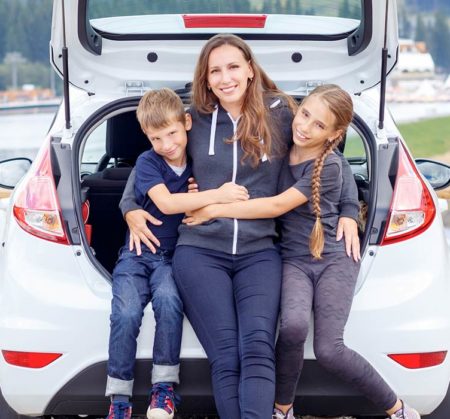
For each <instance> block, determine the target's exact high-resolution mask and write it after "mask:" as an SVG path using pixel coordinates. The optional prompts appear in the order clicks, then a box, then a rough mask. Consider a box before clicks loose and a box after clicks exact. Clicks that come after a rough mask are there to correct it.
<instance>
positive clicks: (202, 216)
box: [183, 205, 213, 226]
mask: <svg viewBox="0 0 450 419" xmlns="http://www.w3.org/2000/svg"><path fill="white" fill-rule="evenodd" d="M211 206H212V205H208V206H207V207H203V208H200V209H198V210H195V211H190V212H189V213H188V214H186V216H185V217H184V218H183V224H186V225H188V226H196V225H199V224H203V223H206V222H207V221H209V220H211V218H213V217H211V216H210V215H209V211H208V207H211Z"/></svg>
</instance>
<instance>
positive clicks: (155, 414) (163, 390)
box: [147, 383, 180, 419]
mask: <svg viewBox="0 0 450 419" xmlns="http://www.w3.org/2000/svg"><path fill="white" fill-rule="evenodd" d="M179 399H180V398H179V396H178V395H177V394H176V393H175V391H174V390H173V386H171V385H170V384H163V383H156V384H154V385H153V387H152V400H151V402H150V406H149V407H148V410H147V418H148V419H172V418H173V415H174V413H175V405H176V404H178V403H179Z"/></svg>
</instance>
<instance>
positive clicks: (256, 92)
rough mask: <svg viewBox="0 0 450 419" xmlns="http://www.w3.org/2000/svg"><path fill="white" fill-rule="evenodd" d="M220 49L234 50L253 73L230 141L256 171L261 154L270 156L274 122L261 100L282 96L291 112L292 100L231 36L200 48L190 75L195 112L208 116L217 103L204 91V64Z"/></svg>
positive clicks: (250, 53)
mask: <svg viewBox="0 0 450 419" xmlns="http://www.w3.org/2000/svg"><path fill="white" fill-rule="evenodd" d="M222 45H231V46H234V47H236V48H238V49H239V50H240V51H241V52H242V55H243V56H244V59H245V60H246V61H247V62H248V63H249V64H250V66H251V67H252V69H253V73H254V76H253V79H252V80H249V81H248V85H247V90H246V93H245V97H244V102H243V104H242V116H241V118H240V119H239V124H238V129H237V133H236V136H235V138H232V139H230V140H237V139H239V140H240V142H241V147H242V150H243V151H244V155H243V160H245V159H247V158H249V159H250V161H251V163H252V166H254V167H256V166H257V165H258V164H259V161H260V159H261V157H262V156H263V155H264V154H266V155H267V156H268V157H269V158H270V156H272V155H273V152H274V144H273V131H272V130H271V126H273V125H274V124H276V122H277V121H271V120H270V114H269V112H268V110H267V104H265V103H264V98H265V96H266V95H267V94H269V95H271V96H280V97H281V96H282V97H284V98H285V100H287V102H288V104H289V106H291V108H292V109H295V107H296V105H295V103H294V101H293V99H292V98H290V97H289V96H288V95H285V94H284V93H283V92H282V91H281V90H279V89H278V88H277V86H276V85H275V83H274V82H273V81H272V80H271V79H270V78H269V76H268V75H267V74H266V73H265V72H264V70H263V69H262V68H261V67H260V66H259V64H258V63H257V62H256V59H255V57H254V55H253V53H252V50H251V49H250V47H249V46H248V45H247V44H246V43H245V42H244V41H243V40H242V39H241V38H239V37H238V36H235V35H232V34H218V35H215V36H213V37H212V38H211V39H209V40H208V42H207V43H206V44H205V45H204V46H203V48H202V50H201V52H200V56H199V58H198V61H197V66H196V68H195V72H194V81H193V83H192V104H193V106H194V107H195V108H196V109H197V110H198V111H199V112H201V113H207V114H208V113H212V112H213V111H214V108H215V106H216V104H217V102H218V99H217V97H216V95H215V94H214V93H213V92H212V91H210V90H208V60H209V56H210V54H211V51H212V50H214V49H216V48H218V47H221V46H222ZM261 139H263V140H264V141H263V142H262V141H261Z"/></svg>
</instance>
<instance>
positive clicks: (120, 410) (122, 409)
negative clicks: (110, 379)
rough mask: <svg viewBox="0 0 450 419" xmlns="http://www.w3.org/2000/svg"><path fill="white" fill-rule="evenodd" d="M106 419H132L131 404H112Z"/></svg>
mask: <svg viewBox="0 0 450 419" xmlns="http://www.w3.org/2000/svg"><path fill="white" fill-rule="evenodd" d="M106 419H131V403H126V402H112V403H111V405H110V406H109V413H108V416H107V417H106Z"/></svg>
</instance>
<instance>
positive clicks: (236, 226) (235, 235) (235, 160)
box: [228, 114, 240, 255]
mask: <svg viewBox="0 0 450 419" xmlns="http://www.w3.org/2000/svg"><path fill="white" fill-rule="evenodd" d="M228 116H229V117H230V119H231V122H232V123H233V140H234V141H233V175H232V177H231V181H232V182H233V183H236V176H237V163H238V148H237V146H238V144H237V140H236V131H237V125H238V122H239V118H240V116H239V117H238V118H237V119H236V120H234V119H233V117H232V116H231V115H230V114H228ZM233 227H234V229H233V247H232V250H231V254H233V255H235V254H236V253H237V240H238V229H239V223H238V220H237V219H236V218H233Z"/></svg>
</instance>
